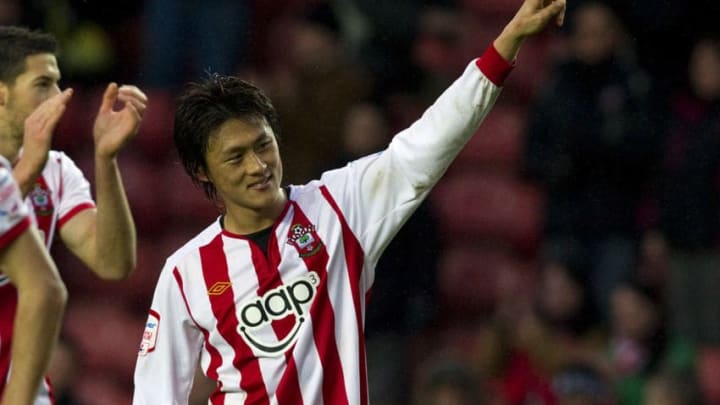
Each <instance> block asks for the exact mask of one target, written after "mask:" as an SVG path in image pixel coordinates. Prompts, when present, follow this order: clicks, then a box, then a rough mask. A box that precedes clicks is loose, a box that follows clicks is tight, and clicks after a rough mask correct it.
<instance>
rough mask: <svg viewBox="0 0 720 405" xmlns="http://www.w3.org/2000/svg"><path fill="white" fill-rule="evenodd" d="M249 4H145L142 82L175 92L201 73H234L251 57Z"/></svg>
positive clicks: (159, 0) (177, 0) (151, 0)
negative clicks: (248, 54)
mask: <svg viewBox="0 0 720 405" xmlns="http://www.w3.org/2000/svg"><path fill="white" fill-rule="evenodd" d="M252 3H253V2H250V1H236V0H207V1H203V2H202V3H201V4H200V3H197V2H196V1H193V0H147V1H146V2H145V10H144V18H145V21H144V35H143V45H144V50H143V58H142V59H143V64H142V67H143V69H142V72H141V74H142V77H141V80H142V82H143V83H144V84H145V85H147V86H150V87H161V88H168V89H172V90H177V89H178V88H179V87H180V86H181V85H182V84H184V83H185V82H186V81H188V80H196V78H197V77H199V76H201V75H202V74H203V72H206V71H209V72H212V73H220V74H231V73H233V72H234V71H236V69H237V67H238V65H239V63H240V62H241V61H242V60H243V58H245V57H246V56H247V55H246V53H247V47H248V42H249V40H250V38H251V32H252V28H251V14H252V10H251V7H252Z"/></svg>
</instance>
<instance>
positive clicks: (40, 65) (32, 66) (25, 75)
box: [16, 53, 60, 81]
mask: <svg viewBox="0 0 720 405" xmlns="http://www.w3.org/2000/svg"><path fill="white" fill-rule="evenodd" d="M39 76H47V77H50V78H52V79H56V80H59V79H60V68H59V67H58V64H57V59H56V58H55V55H53V54H51V53H39V54H35V55H30V56H28V57H26V58H25V70H23V72H22V73H21V74H20V75H19V76H18V77H17V79H16V80H17V81H23V80H33V79H35V78H37V77H39Z"/></svg>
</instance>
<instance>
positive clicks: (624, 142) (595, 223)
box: [525, 2, 658, 316]
mask: <svg viewBox="0 0 720 405" xmlns="http://www.w3.org/2000/svg"><path fill="white" fill-rule="evenodd" d="M567 22H568V24H569V26H570V35H569V38H568V42H569V49H570V55H569V57H568V59H567V60H565V61H564V62H563V63H561V64H559V65H558V66H557V67H556V69H555V70H554V72H553V73H552V74H551V79H550V81H549V82H548V83H547V85H546V86H545V87H544V89H543V91H542V95H541V96H540V98H539V99H538V100H537V101H536V102H535V105H534V108H533V111H531V114H530V116H529V127H528V134H527V136H528V139H527V149H526V161H525V166H526V171H527V174H528V175H529V177H530V178H532V179H533V180H535V181H537V182H538V183H539V184H540V185H541V186H542V187H543V188H544V191H545V192H546V194H547V204H546V208H545V214H544V215H545V217H544V222H545V223H544V241H543V244H544V246H543V250H544V251H545V254H546V255H548V257H553V256H557V255H561V254H562V255H564V254H567V252H571V253H572V254H573V255H574V256H576V257H583V258H585V259H586V262H585V263H584V264H583V267H584V268H586V269H587V272H588V274H587V277H586V279H587V282H588V284H589V285H591V286H592V287H593V290H592V294H593V299H594V300H596V302H597V305H598V307H599V308H600V310H601V313H602V315H604V316H607V310H608V296H609V293H610V291H611V290H612V288H613V287H614V286H615V285H616V284H617V283H618V281H619V280H621V279H623V278H624V277H626V276H628V275H629V274H630V273H631V272H632V271H633V269H634V268H635V266H636V250H637V240H638V238H639V235H638V232H639V231H638V226H637V220H636V215H637V210H638V203H639V198H640V196H641V195H642V193H641V190H642V189H643V187H644V185H645V184H646V182H647V180H648V178H649V175H650V174H649V171H650V170H651V168H652V164H653V161H652V158H653V157H654V156H655V154H656V153H657V152H656V149H655V148H656V146H655V145H656V144H657V143H658V141H657V140H656V138H657V134H658V131H657V130H656V129H655V128H656V127H655V124H654V122H653V121H654V120H656V118H655V117H652V115H651V112H652V110H653V108H652V107H653V104H652V102H653V100H652V97H653V94H652V86H651V82H650V80H649V77H648V76H647V75H646V74H645V73H644V72H643V71H642V70H641V69H640V67H639V66H638V65H637V64H636V63H635V61H634V58H633V53H632V50H631V48H629V47H628V45H627V41H626V36H625V33H624V30H623V27H622V26H621V25H620V23H619V21H618V20H617V18H616V16H615V14H614V13H613V11H612V10H611V9H610V8H609V7H608V6H606V5H604V4H602V3H598V2H585V3H582V4H581V5H580V6H578V7H577V8H576V9H575V12H574V14H573V15H571V16H568V18H567Z"/></svg>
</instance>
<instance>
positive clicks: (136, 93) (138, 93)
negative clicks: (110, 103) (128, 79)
mask: <svg viewBox="0 0 720 405" xmlns="http://www.w3.org/2000/svg"><path fill="white" fill-rule="evenodd" d="M119 91H120V94H127V95H128V96H133V97H136V98H138V99H139V100H142V101H143V102H144V103H146V104H147V102H148V97H147V96H146V95H145V93H143V92H142V90H140V89H139V88H137V87H136V86H133V85H129V84H124V85H122V86H120V88H119Z"/></svg>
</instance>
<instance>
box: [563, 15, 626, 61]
mask: <svg viewBox="0 0 720 405" xmlns="http://www.w3.org/2000/svg"><path fill="white" fill-rule="evenodd" d="M575 25H576V27H575V31H574V33H573V35H572V38H571V42H570V43H571V46H572V48H573V51H574V52H575V55H576V57H577V58H578V59H579V60H580V61H582V62H584V63H586V64H588V65H595V64H597V63H600V62H602V61H604V60H606V59H607V58H609V57H610V56H611V55H612V53H613V52H614V50H615V48H616V47H617V46H618V42H619V36H620V33H619V32H618V30H619V28H618V27H617V25H616V24H615V22H614V18H613V16H612V14H611V12H610V11H609V10H608V9H607V8H605V7H604V6H600V5H589V6H586V7H583V8H581V9H579V10H578V11H577V14H576V15H575Z"/></svg>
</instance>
